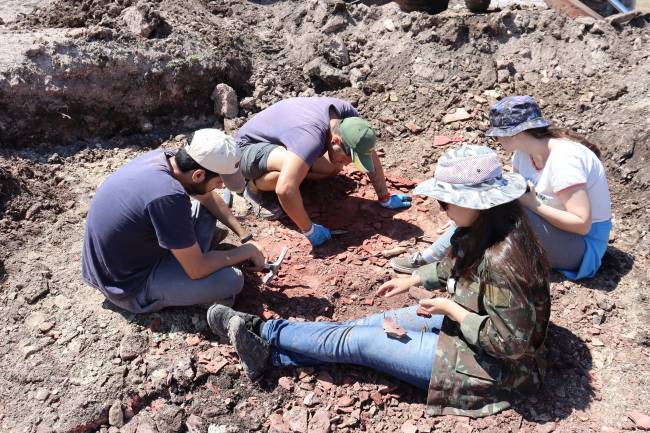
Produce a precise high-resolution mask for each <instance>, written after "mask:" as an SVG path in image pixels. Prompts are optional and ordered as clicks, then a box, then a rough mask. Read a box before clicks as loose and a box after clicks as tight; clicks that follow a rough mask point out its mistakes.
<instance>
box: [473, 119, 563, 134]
mask: <svg viewBox="0 0 650 433" xmlns="http://www.w3.org/2000/svg"><path fill="white" fill-rule="evenodd" d="M546 126H551V122H549V121H548V120H546V119H543V118H539V119H533V120H528V121H526V122H524V123H520V124H519V125H517V126H512V127H509V128H496V127H493V128H490V129H488V130H487V131H486V132H485V135H487V136H488V137H512V136H513V135H517V134H519V133H520V132H523V131H525V130H527V129H534V128H544V127H546Z"/></svg>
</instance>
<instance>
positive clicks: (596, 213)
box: [391, 96, 612, 279]
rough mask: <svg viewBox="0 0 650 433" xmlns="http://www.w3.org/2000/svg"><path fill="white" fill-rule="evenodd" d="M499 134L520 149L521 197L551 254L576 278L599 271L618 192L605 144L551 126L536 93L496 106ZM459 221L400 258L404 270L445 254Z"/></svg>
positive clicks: (495, 133)
mask: <svg viewBox="0 0 650 433" xmlns="http://www.w3.org/2000/svg"><path fill="white" fill-rule="evenodd" d="M490 123H491V126H492V127H491V128H490V129H489V130H488V131H487V133H486V135H488V136H489V137H494V138H496V140H497V141H498V142H499V143H500V144H501V146H503V148H504V149H505V150H507V151H509V152H513V157H512V166H513V169H514V170H515V171H516V172H518V173H520V174H521V175H523V176H524V177H525V178H526V179H527V180H528V181H529V188H530V191H529V192H528V193H527V194H525V195H524V196H523V197H522V198H520V199H519V201H520V202H521V204H522V205H524V206H525V208H526V210H527V215H528V220H529V222H530V223H531V225H532V228H533V230H534V231H535V233H536V234H537V236H538V238H539V241H540V243H541V244H542V247H543V248H544V250H545V252H546V255H547V257H548V260H549V262H550V264H551V267H553V268H554V269H556V270H559V271H560V272H562V273H563V274H564V275H566V276H567V277H568V278H571V279H581V278H589V277H593V276H594V275H595V274H596V271H598V268H599V267H600V263H601V260H602V257H603V255H604V254H605V250H606V249H607V243H608V240H609V232H610V230H611V228H612V222H611V218H612V215H611V200H610V196H609V188H608V186H607V177H606V173H605V168H604V167H603V164H602V163H601V161H600V160H599V159H598V158H599V156H600V151H599V150H598V148H597V147H596V146H595V145H594V144H593V143H591V142H589V141H588V140H587V139H586V138H584V137H582V136H580V135H579V134H576V133H574V132H572V131H569V130H566V129H560V128H556V127H553V126H551V122H549V121H548V120H546V119H544V118H543V117H542V113H541V110H540V109H539V107H538V105H537V103H535V101H534V99H533V98H531V97H530V96H510V97H507V98H504V99H502V100H500V101H498V102H497V103H496V104H495V105H494V106H493V107H492V109H491V110H490ZM454 229H455V228H454V227H452V228H451V229H450V230H448V232H447V233H445V234H444V235H443V236H442V237H441V238H440V239H438V240H437V241H436V242H435V243H434V244H433V245H432V246H431V247H430V248H427V249H426V250H424V251H422V252H418V253H415V254H414V255H412V256H410V257H402V258H398V259H393V260H392V261H391V265H392V266H393V268H394V269H395V270H396V271H399V272H408V273H410V272H412V271H413V270H415V269H417V268H418V267H419V266H423V265H424V264H426V263H430V262H433V261H437V260H439V259H440V258H441V257H442V256H443V255H444V254H445V253H446V251H447V250H448V245H449V238H450V237H451V234H453V231H454Z"/></svg>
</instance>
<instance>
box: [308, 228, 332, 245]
mask: <svg viewBox="0 0 650 433" xmlns="http://www.w3.org/2000/svg"><path fill="white" fill-rule="evenodd" d="M310 230H311V231H312V233H311V234H309V235H308V234H306V233H305V236H307V239H309V242H311V246H312V247H318V246H320V245H323V244H324V243H325V242H327V241H329V240H330V239H332V232H331V231H330V229H328V228H327V227H323V226H322V225H320V224H314V223H312V225H311V229H310Z"/></svg>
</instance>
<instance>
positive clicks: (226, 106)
mask: <svg viewBox="0 0 650 433" xmlns="http://www.w3.org/2000/svg"><path fill="white" fill-rule="evenodd" d="M210 98H212V100H213V101H214V113H215V114H216V115H218V116H222V117H225V118H227V119H234V118H235V117H237V114H239V109H238V106H237V94H236V93H235V89H233V88H232V87H230V86H229V85H227V84H225V83H220V84H217V87H215V88H214V90H213V91H212V95H211V96H210Z"/></svg>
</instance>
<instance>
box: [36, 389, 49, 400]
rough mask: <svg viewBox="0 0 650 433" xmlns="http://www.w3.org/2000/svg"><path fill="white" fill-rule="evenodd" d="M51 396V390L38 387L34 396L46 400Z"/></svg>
mask: <svg viewBox="0 0 650 433" xmlns="http://www.w3.org/2000/svg"><path fill="white" fill-rule="evenodd" d="M49 396H50V391H49V390H47V389H45V388H38V390H37V391H36V395H35V396H34V397H35V398H36V400H40V401H45V400H47V398H48V397H49Z"/></svg>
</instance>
